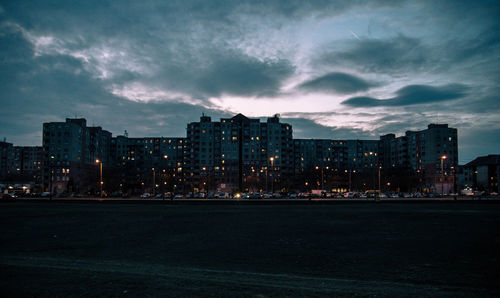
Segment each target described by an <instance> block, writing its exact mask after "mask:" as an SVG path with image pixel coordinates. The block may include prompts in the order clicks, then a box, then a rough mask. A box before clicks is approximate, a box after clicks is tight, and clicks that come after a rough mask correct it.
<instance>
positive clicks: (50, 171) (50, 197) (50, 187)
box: [49, 155, 54, 201]
mask: <svg viewBox="0 0 500 298" xmlns="http://www.w3.org/2000/svg"><path fill="white" fill-rule="evenodd" d="M53 159H54V155H51V156H50V160H49V173H50V180H49V199H50V200H51V201H52V180H53V179H54V176H53V174H54V163H53V162H52V160H53Z"/></svg>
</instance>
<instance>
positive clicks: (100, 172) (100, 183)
mask: <svg viewBox="0 0 500 298" xmlns="http://www.w3.org/2000/svg"><path fill="white" fill-rule="evenodd" d="M95 162H96V163H97V164H99V187H100V189H101V191H100V192H99V195H100V196H101V197H102V185H103V184H104V182H102V162H101V161H100V160H99V159H96V160H95Z"/></svg>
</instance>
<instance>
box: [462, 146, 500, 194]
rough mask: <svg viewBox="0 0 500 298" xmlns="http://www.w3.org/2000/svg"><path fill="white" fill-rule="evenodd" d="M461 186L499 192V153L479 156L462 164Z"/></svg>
mask: <svg viewBox="0 0 500 298" xmlns="http://www.w3.org/2000/svg"><path fill="white" fill-rule="evenodd" d="M463 176H464V177H463V178H464V179H463V182H462V183H463V185H461V186H462V188H471V189H473V190H478V191H485V192H488V193H493V192H496V193H500V187H499V185H498V182H499V181H500V155H499V154H495V155H493V154H492V155H487V156H480V157H478V158H476V159H474V160H473V161H471V162H469V163H467V164H465V165H464V166H463Z"/></svg>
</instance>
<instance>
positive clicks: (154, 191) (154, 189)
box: [151, 168, 156, 195]
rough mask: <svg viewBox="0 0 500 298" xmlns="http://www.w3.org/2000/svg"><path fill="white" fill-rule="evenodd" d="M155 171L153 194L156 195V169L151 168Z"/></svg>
mask: <svg viewBox="0 0 500 298" xmlns="http://www.w3.org/2000/svg"><path fill="white" fill-rule="evenodd" d="M151 170H152V171H153V195H156V171H155V168H151Z"/></svg>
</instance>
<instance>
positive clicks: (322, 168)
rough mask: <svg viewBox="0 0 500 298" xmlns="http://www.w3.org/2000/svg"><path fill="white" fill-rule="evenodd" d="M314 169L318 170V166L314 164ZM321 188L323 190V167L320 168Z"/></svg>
mask: <svg viewBox="0 0 500 298" xmlns="http://www.w3.org/2000/svg"><path fill="white" fill-rule="evenodd" d="M316 170H319V166H316ZM321 190H324V174H323V167H322V168H321Z"/></svg>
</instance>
